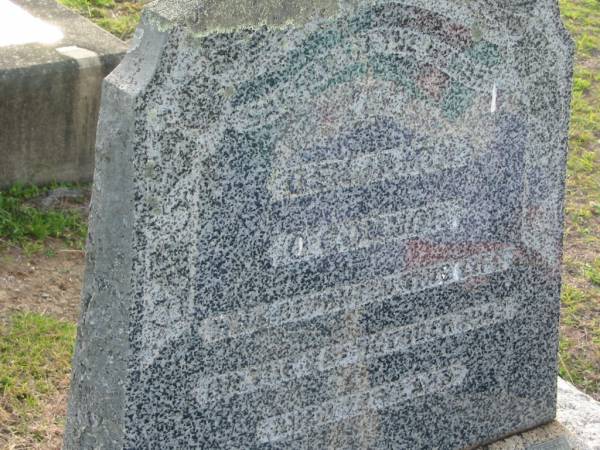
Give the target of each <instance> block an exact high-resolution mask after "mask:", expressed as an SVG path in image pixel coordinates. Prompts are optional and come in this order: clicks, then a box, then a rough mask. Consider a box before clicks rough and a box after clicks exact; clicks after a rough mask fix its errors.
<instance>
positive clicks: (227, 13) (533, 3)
mask: <svg viewBox="0 0 600 450" xmlns="http://www.w3.org/2000/svg"><path fill="white" fill-rule="evenodd" d="M387 3H402V4H405V5H407V6H415V7H421V8H425V9H428V10H430V11H436V12H438V13H440V14H446V13H452V14H451V15H454V16H458V17H455V18H456V19H457V20H461V21H463V22H464V23H468V22H472V23H473V24H475V25H477V26H481V27H482V28H483V29H490V30H494V29H498V28H501V29H508V30H512V31H518V29H519V28H524V27H526V22H527V21H528V19H530V18H531V17H535V16H539V15H540V11H546V12H550V13H551V14H553V15H555V16H556V17H558V16H559V13H558V7H557V5H556V2H555V1H554V0H530V1H522V0H497V1H494V2H490V1H489V0H454V1H448V0H403V1H400V2H398V1H394V0H154V1H153V2H151V3H150V4H148V6H147V7H146V11H147V12H149V13H150V14H151V15H152V16H154V17H157V18H158V19H159V20H161V21H164V24H165V25H168V24H179V25H185V26H188V27H191V28H193V29H194V30H195V31H197V32H200V33H203V32H212V31H228V30H233V29H238V28H257V27H260V26H269V27H280V26H286V25H303V24H306V23H307V22H311V21H313V20H315V19H320V18H321V19H322V18H333V17H336V16H338V15H339V14H340V13H343V12H348V11H349V10H352V9H359V8H361V7H365V6H368V5H373V4H381V5H383V4H387Z"/></svg>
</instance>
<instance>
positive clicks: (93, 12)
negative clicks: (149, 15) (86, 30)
mask: <svg viewBox="0 0 600 450" xmlns="http://www.w3.org/2000/svg"><path fill="white" fill-rule="evenodd" d="M58 2H59V3H61V4H63V5H64V6H66V7H68V8H70V9H72V10H74V11H76V12H78V13H79V14H81V15H82V16H84V17H87V18H88V19H90V20H92V21H93V22H95V23H96V24H98V25H99V26H101V27H102V28H104V29H105V30H107V31H108V32H110V33H112V34H114V35H115V36H117V37H118V38H119V39H123V40H126V39H129V38H130V37H131V36H132V35H133V32H134V31H135V28H136V27H137V24H138V22H139V21H140V15H141V10H142V7H143V2H140V1H120V0H58Z"/></svg>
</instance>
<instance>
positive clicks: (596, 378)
mask: <svg viewBox="0 0 600 450" xmlns="http://www.w3.org/2000/svg"><path fill="white" fill-rule="evenodd" d="M560 7H561V12H562V15H563V19H564V23H565V25H566V27H567V28H568V29H569V31H570V32H571V34H572V36H573V39H574V40H575V43H576V64H575V70H574V74H573V100H572V105H571V106H572V115H571V130H570V136H569V159H568V163H567V192H566V217H565V257H564V270H563V292H562V324H561V342H560V374H561V376H562V377H563V378H565V379H567V380H569V381H572V382H573V383H574V384H576V385H577V386H578V387H579V388H581V389H583V390H585V391H587V392H588V393H590V394H592V395H593V396H595V397H596V398H598V399H600V258H599V257H598V255H600V2H599V1H598V0H560Z"/></svg>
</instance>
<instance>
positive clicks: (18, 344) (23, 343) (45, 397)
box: [0, 313, 76, 448]
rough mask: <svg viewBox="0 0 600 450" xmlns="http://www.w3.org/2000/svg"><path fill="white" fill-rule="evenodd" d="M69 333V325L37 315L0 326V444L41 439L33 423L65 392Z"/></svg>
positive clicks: (16, 317) (20, 315)
mask: <svg viewBox="0 0 600 450" xmlns="http://www.w3.org/2000/svg"><path fill="white" fill-rule="evenodd" d="M75 332H76V326H75V325H74V324H72V323H67V322H61V321H58V320H56V319H53V318H51V317H47V316H44V315H41V314H32V313H17V314H15V315H13V316H12V317H11V319H10V320H9V321H8V322H7V323H2V322H0V444H2V443H3V442H2V438H3V436H7V435H8V436H13V438H14V437H16V438H19V437H26V438H27V439H33V440H34V441H40V440H42V439H44V436H45V432H44V431H43V430H40V429H37V427H36V426H35V424H36V419H37V418H38V417H39V416H40V415H41V414H42V409H43V408H44V407H45V405H46V403H47V402H48V401H49V400H50V399H52V398H55V397H56V396H57V394H59V393H60V392H63V393H64V392H66V390H67V388H68V384H69V374H70V370H71V357H72V354H73V347H74V342H75ZM53 420H59V421H62V419H60V418H53ZM23 448H29V447H23Z"/></svg>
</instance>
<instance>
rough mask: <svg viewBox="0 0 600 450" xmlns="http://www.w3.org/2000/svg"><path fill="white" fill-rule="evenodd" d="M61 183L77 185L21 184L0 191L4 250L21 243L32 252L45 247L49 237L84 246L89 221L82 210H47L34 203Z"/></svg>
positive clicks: (0, 236)
mask: <svg viewBox="0 0 600 450" xmlns="http://www.w3.org/2000/svg"><path fill="white" fill-rule="evenodd" d="M57 187H67V188H69V187H73V185H68V184H60V185H58V184H54V185H51V186H47V187H37V186H23V185H20V184H17V185H14V186H12V187H11V188H10V189H8V190H5V191H0V250H2V248H3V247H6V246H17V247H21V248H23V249H24V250H25V251H26V253H32V252H36V251H39V250H41V249H43V248H44V242H45V241H47V240H48V239H49V238H55V239H61V240H63V241H65V242H66V243H67V244H69V245H70V246H72V247H76V248H82V247H83V243H84V242H85V238H86V235H87V224H86V220H85V218H84V217H82V215H81V214H80V213H78V212H76V211H72V210H43V209H40V208H37V207H35V206H34V205H33V204H32V202H33V201H34V200H35V199H36V198H40V197H41V196H43V195H44V194H46V193H47V192H49V191H50V190H51V189H55V188H57Z"/></svg>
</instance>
